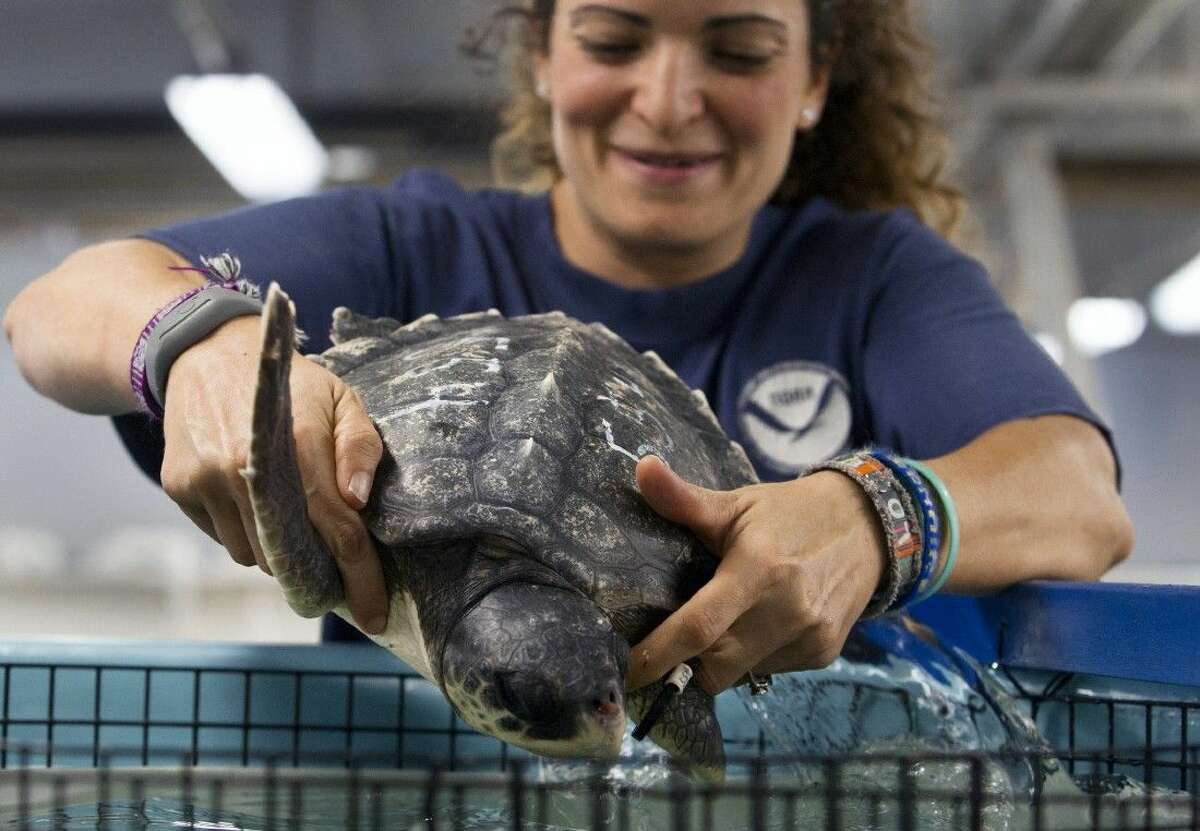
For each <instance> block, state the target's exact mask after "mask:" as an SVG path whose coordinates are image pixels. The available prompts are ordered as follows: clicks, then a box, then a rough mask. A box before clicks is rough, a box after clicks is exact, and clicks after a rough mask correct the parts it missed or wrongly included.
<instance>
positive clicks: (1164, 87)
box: [968, 74, 1200, 116]
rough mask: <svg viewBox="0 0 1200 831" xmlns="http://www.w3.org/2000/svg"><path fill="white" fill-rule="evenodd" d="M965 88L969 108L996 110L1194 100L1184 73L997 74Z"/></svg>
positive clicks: (1153, 106)
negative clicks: (972, 99)
mask: <svg viewBox="0 0 1200 831" xmlns="http://www.w3.org/2000/svg"><path fill="white" fill-rule="evenodd" d="M968 94H969V95H971V96H972V97H975V96H978V98H979V99H980V100H979V101H978V102H972V104H971V107H972V109H974V108H975V107H977V106H980V105H986V106H987V107H989V108H990V110H991V111H992V112H994V113H996V114H999V115H1003V114H1009V115H1018V116H1020V115H1036V114H1045V115H1051V116H1069V115H1086V114H1089V113H1097V112H1111V113H1113V114H1114V115H1125V114H1138V113H1144V112H1147V111H1160V110H1166V111H1178V112H1187V111H1190V110H1192V109H1193V108H1195V107H1196V105H1197V103H1198V102H1200V87H1198V86H1197V85H1196V79H1195V78H1194V77H1192V76H1188V75H1184V74H1180V75H1175V76H1167V77H1155V78H1130V79H1127V80H1119V79H1117V80H1111V79H1104V78H1100V79H1095V78H1077V77H1070V76H1067V77H1057V78H1054V77H1042V78H1037V79H1012V80H999V81H996V82H995V83H994V84H989V85H986V86H982V87H977V88H975V89H974V90H973V91H971V92H969V93H968Z"/></svg>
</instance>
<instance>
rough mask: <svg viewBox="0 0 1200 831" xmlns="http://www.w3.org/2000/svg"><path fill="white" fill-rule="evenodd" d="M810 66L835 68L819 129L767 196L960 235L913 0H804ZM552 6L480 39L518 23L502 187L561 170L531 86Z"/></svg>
mask: <svg viewBox="0 0 1200 831" xmlns="http://www.w3.org/2000/svg"><path fill="white" fill-rule="evenodd" d="M803 2H804V3H805V4H806V6H807V7H808V13H809V29H810V45H809V46H810V60H811V61H812V64H813V66H814V68H818V67H821V68H828V70H829V73H830V84H829V96H828V100H827V101H826V104H825V108H824V111H823V114H822V117H821V121H820V123H819V124H818V125H817V126H816V127H815V128H814V129H812V130H810V131H807V132H803V133H800V134H798V135H797V138H796V142H795V144H794V146H793V148H792V157H791V161H790V162H789V164H788V167H787V170H786V172H785V173H784V176H783V178H782V180H781V181H780V183H779V186H778V188H777V189H776V191H775V194H774V197H773V199H772V201H774V202H776V203H780V204H799V203H802V202H804V201H806V200H807V199H808V198H809V197H811V196H814V195H821V196H824V197H826V198H828V199H830V200H832V201H834V202H836V203H838V204H840V205H843V206H844V207H847V208H850V209H862V208H866V209H886V208H895V207H906V208H909V209H911V210H912V211H913V212H914V213H916V214H917V215H918V216H919V217H921V219H922V220H923V221H924V222H925V223H926V224H928V225H929V226H930V227H932V228H934V229H935V230H937V231H939V232H940V233H942V234H945V235H947V236H950V235H953V234H954V233H955V232H956V230H957V229H958V224H959V220H960V219H961V217H962V213H963V206H964V200H963V197H962V194H961V193H960V192H959V191H958V189H957V188H955V187H953V186H952V185H951V184H949V182H948V181H947V180H946V152H947V141H946V135H945V131H944V130H943V128H942V127H941V125H940V123H939V122H938V121H937V119H936V118H935V115H934V112H935V106H934V99H933V96H932V94H931V91H930V82H929V78H930V64H931V61H930V59H929V55H930V53H929V49H928V47H927V45H926V43H925V41H924V39H923V38H922V37H921V35H920V34H919V33H918V31H917V28H916V25H915V23H914V21H913V17H912V13H911V9H910V3H909V0H803ZM554 8H555V0H525V2H523V3H522V4H521V5H510V6H506V7H505V8H503V9H501V10H499V11H498V12H496V14H495V16H494V17H493V19H492V24H493V25H492V26H489V27H488V30H487V32H485V33H484V34H482V35H479V36H477V37H475V38H472V39H471V40H470V41H469V42H468V44H467V46H466V48H467V51H468V52H469V53H475V54H480V53H481V52H482V51H483V50H482V47H481V44H483V42H484V41H485V40H487V39H488V38H489V37H490V34H494V32H495V29H496V28H497V26H498V25H499V24H500V23H502V22H503V21H505V20H513V19H515V20H517V21H519V24H520V26H521V35H520V36H519V37H516V38H513V39H511V40H510V41H509V42H510V43H511V44H513V46H514V55H513V70H514V89H513V94H512V97H511V99H510V100H509V102H508V104H507V106H506V107H505V108H504V110H503V113H502V115H501V122H502V129H501V132H500V134H499V135H498V136H497V138H496V140H495V142H494V143H493V147H492V162H493V168H494V172H495V175H496V178H497V181H498V182H500V183H501V184H505V185H510V186H515V187H520V188H522V189H526V190H543V189H545V188H547V187H549V186H550V185H551V184H553V182H554V181H555V180H557V179H558V178H559V177H560V176H561V175H562V174H561V172H560V170H559V168H558V164H557V162H556V161H555V157H554V147H553V144H552V139H551V135H550V110H549V106H548V105H547V104H546V102H545V101H543V100H542V99H541V98H539V97H538V96H537V95H536V94H535V91H534V83H535V82H534V72H533V66H534V61H533V57H534V55H535V54H538V53H541V54H544V53H545V51H546V50H547V49H548V48H549V31H550V22H551V19H552V17H553V15H554Z"/></svg>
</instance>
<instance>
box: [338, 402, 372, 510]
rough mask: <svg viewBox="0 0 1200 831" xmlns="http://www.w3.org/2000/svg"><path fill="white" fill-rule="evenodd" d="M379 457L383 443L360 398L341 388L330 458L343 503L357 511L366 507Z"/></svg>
mask: <svg viewBox="0 0 1200 831" xmlns="http://www.w3.org/2000/svg"><path fill="white" fill-rule="evenodd" d="M382 456H383V440H382V439H380V438H379V433H378V432H377V431H376V430H375V425H374V424H372V423H371V419H370V417H369V416H368V415H367V411H366V408H364V407H363V403H362V399H360V398H359V397H358V395H357V394H356V393H355V392H354V390H352V389H349V388H348V387H343V388H342V390H341V395H339V396H338V398H337V402H336V404H335V405H334V411H333V457H334V464H335V465H336V467H337V481H338V488H339V489H340V490H341V492H342V498H343V499H345V500H346V504H348V505H350V506H351V507H353V508H357V509H361V508H363V507H365V506H366V504H367V499H368V498H369V497H370V495H371V484H372V482H373V480H374V478H375V468H376V467H378V465H379V459H380V457H382Z"/></svg>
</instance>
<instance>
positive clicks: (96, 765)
mask: <svg viewBox="0 0 1200 831" xmlns="http://www.w3.org/2000/svg"><path fill="white" fill-rule="evenodd" d="M1070 680H1071V679H1070V677H1069V676H1055V677H1054V678H1051V679H1050V680H1049V682H1048V683H1044V684H1039V685H1038V686H1037V688H1036V689H1035V688H1032V687H1031V686H1030V685H1029V684H1028V683H1025V684H1024V686H1022V688H1021V692H1022V695H1023V698H1024V701H1025V705H1026V707H1027V708H1028V711H1029V713H1030V714H1031V715H1032V716H1033V717H1034V718H1035V720H1036V721H1037V723H1038V725H1039V728H1040V729H1041V731H1042V733H1043V735H1044V736H1045V737H1046V738H1047V740H1048V741H1049V742H1050V743H1051V745H1052V747H1053V753H1038V752H1023V753H1016V752H1014V753H1004V752H991V753H939V752H920V753H908V754H904V753H900V754H897V753H872V754H869V755H862V754H844V755H839V756H837V757H836V758H829V757H821V756H794V755H785V754H782V753H780V752H777V750H776V748H774V747H772V745H771V742H770V741H769V740H768V738H767V737H766V736H764V735H763V734H762V733H761V732H745V731H743V732H740V733H739V732H736V731H734V732H733V733H731V734H729V735H727V747H726V749H727V753H728V754H729V756H730V761H731V764H730V766H729V775H728V777H727V779H726V780H725V782H723V783H720V784H702V783H699V782H697V781H694V780H693V779H692V778H690V777H688V776H687V775H685V774H684V773H683V772H681V771H679V770H676V769H674V768H672V767H671V766H670V765H669V764H661V763H659V764H657V765H656V766H655V767H654V768H653V769H652V770H651V769H649V768H647V767H646V766H645V762H644V760H643V761H642V762H638V761H636V760H635V761H632V762H622V763H621V764H618V765H616V766H609V765H605V766H603V767H598V766H596V765H595V764H593V763H586V762H580V763H575V764H571V763H566V762H561V763H560V762H554V763H546V762H543V761H540V760H537V759H534V758H532V757H530V756H529V755H528V754H526V753H524V752H522V751H519V750H514V749H512V748H510V747H508V746H507V745H504V744H503V743H501V742H499V741H497V740H495V739H492V738H490V737H486V736H482V735H480V734H478V733H476V732H475V731H473V730H472V729H471V728H470V727H468V726H467V725H466V724H465V723H464V722H462V721H460V720H459V719H458V718H457V717H456V716H455V715H454V713H453V712H452V710H451V709H450V707H449V706H448V705H447V704H446V702H445V699H444V698H443V696H442V695H441V693H440V691H438V690H437V689H436V688H435V687H434V686H433V685H431V684H429V683H428V682H427V681H425V680H424V679H422V678H420V677H419V676H416V675H414V674H412V673H411V672H404V671H398V672H341V671H319V670H297V671H289V670H279V669H246V668H220V667H199V666H196V667H160V666H131V665H113V664H108V665H105V664H96V665H79V664H76V665H69V666H66V665H57V664H53V663H32V662H10V663H0V829H5V828H21V829H24V828H35V827H38V828H40V827H46V828H63V829H73V828H85V827H86V828H107V829H113V831H115V830H116V829H124V828H159V827H162V828H168V827H192V828H279V829H283V828H289V829H290V828H296V829H307V828H364V829H365V828H411V827H421V828H522V829H525V828H539V829H545V828H606V829H607V828H613V829H618V828H619V829H624V828H674V829H683V828H705V829H725V828H731V829H732V828H752V829H760V828H761V829H766V828H825V829H843V828H844V829H860V828H897V829H905V830H907V829H919V828H964V829H965V828H971V829H976V828H1001V827H1003V828H1047V829H1049V828H1054V829H1060V828H1061V829H1067V828H1076V827H1078V828H1089V829H1092V828H1151V827H1153V828H1159V829H1163V828H1191V829H1197V831H1200V743H1198V742H1197V739H1198V738H1200V697H1191V696H1183V697H1180V698H1178V699H1167V698H1146V697H1144V696H1142V697H1131V696H1126V697H1122V696H1120V695H1097V694H1094V693H1093V694H1083V693H1082V692H1080V691H1079V690H1077V689H1072V688H1071V687H1070V684H1069V681H1070ZM1018 683H1020V682H1018ZM1135 782H1136V783H1139V784H1136V785H1135V784H1134V783H1135ZM1064 783H1069V784H1070V785H1071V786H1072V787H1068V786H1067V785H1066V784H1064ZM156 822H161V823H162V824H161V825H157V824H155V823H156Z"/></svg>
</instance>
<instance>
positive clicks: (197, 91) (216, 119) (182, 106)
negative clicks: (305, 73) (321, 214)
mask: <svg viewBox="0 0 1200 831" xmlns="http://www.w3.org/2000/svg"><path fill="white" fill-rule="evenodd" d="M166 99H167V108H168V109H169V110H170V111H171V115H172V116H173V117H174V118H175V120H176V121H178V122H179V125H180V127H182V128H183V131H184V132H185V133H187V135H188V138H190V139H191V140H192V141H193V142H194V143H195V145H196V146H197V147H198V148H199V149H200V152H202V153H203V154H204V155H205V157H206V158H207V159H208V160H209V161H210V162H212V165H213V167H215V168H216V169H217V170H218V172H220V174H221V175H222V176H224V177H225V180H226V181H227V182H229V184H230V185H231V186H232V187H233V189H234V190H236V191H237V192H238V193H240V194H241V195H242V196H244V197H245V198H246V199H248V200H250V201H252V202H268V201H274V200H277V199H287V198H290V197H293V196H303V195H305V194H309V193H313V192H315V191H317V190H318V189H319V188H320V187H321V183H322V181H323V180H324V179H325V173H326V171H327V169H328V167H329V154H328V153H327V152H326V151H325V148H324V147H323V146H322V145H321V143H320V142H319V141H318V140H317V137H316V136H314V135H313V132H312V130H311V129H310V128H309V126H308V124H307V123H306V122H305V121H304V119H303V117H301V115H300V113H299V111H298V110H297V109H296V106H295V105H294V104H293V103H292V101H291V99H290V98H288V96H287V94H286V93H285V92H284V91H283V90H282V89H280V87H279V85H278V84H276V83H275V82H274V81H273V80H271V79H270V78H268V77H267V76H265V75H231V74H211V75H180V76H179V77H176V78H173V79H172V80H171V81H170V82H169V83H168V84H167V89H166Z"/></svg>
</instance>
